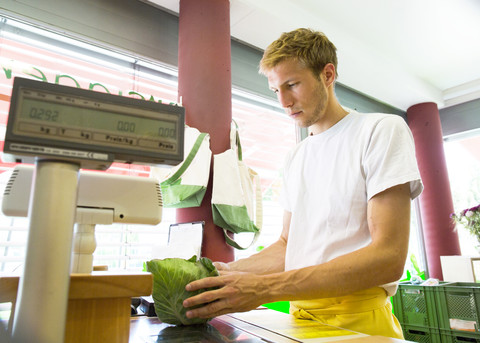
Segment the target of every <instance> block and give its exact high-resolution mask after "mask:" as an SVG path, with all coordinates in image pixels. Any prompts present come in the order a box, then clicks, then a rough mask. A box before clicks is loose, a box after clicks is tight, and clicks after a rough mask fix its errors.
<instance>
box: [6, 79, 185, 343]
mask: <svg viewBox="0 0 480 343" xmlns="http://www.w3.org/2000/svg"><path fill="white" fill-rule="evenodd" d="M184 122H185V110H184V108H183V107H180V106H170V105H165V104H161V103H156V102H152V101H145V100H140V99H133V98H128V97H122V96H117V95H112V94H107V93H99V92H94V91H90V90H84V89H79V88H73V87H67V86H61V85H55V84H49V83H45V82H40V81H34V80H29V79H23V78H15V80H14V83H13V90H12V96H11V103H10V111H9V116H8V123H7V128H6V134H5V143H4V153H6V154H8V155H5V157H7V156H8V157H10V158H9V160H10V161H12V162H26V163H29V162H33V163H35V169H34V172H33V181H32V184H33V189H32V193H31V196H30V205H29V209H28V217H29V231H28V242H27V250H26V258H25V265H24V270H23V274H22V276H21V277H20V279H19V286H18V293H17V300H16V305H15V311H14V317H13V330H12V340H13V342H14V343H23V342H30V341H35V342H37V343H63V342H64V338H65V328H66V314H67V304H68V300H69V285H70V268H71V264H70V262H71V256H72V242H73V225H74V222H75V216H76V211H77V195H78V192H77V188H78V187H77V186H78V184H79V183H78V179H79V170H80V168H87V169H97V170H105V169H107V168H108V167H109V166H110V165H111V164H112V162H123V163H140V164H153V165H157V164H160V165H174V164H178V163H179V162H181V161H182V160H183V145H184V127H185V123H184ZM4 160H6V158H4ZM7 187H8V185H7ZM128 192H129V190H128V189H122V192H121V194H120V195H118V196H128ZM158 192H159V191H158ZM127 301H128V299H127ZM86 307H88V306H85V308H86ZM127 310H128V308H127ZM126 324H127V325H128V322H127V323H126Z"/></svg>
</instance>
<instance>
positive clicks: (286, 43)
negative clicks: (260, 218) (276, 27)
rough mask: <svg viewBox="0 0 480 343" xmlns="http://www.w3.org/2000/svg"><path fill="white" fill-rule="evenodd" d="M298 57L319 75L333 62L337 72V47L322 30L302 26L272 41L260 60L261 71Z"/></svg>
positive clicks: (263, 72) (264, 71)
mask: <svg viewBox="0 0 480 343" xmlns="http://www.w3.org/2000/svg"><path fill="white" fill-rule="evenodd" d="M290 58H291V59H296V60H298V61H300V62H301V63H303V64H304V65H305V66H306V67H307V68H309V69H310V70H311V71H312V72H313V74H314V75H315V76H317V77H319V75H320V73H321V72H322V70H323V68H324V67H325V66H326V65H327V64H328V63H332V64H333V65H334V66H335V73H336V76H337V77H338V74H337V48H336V47H335V45H333V43H332V42H330V40H329V39H328V38H327V36H325V34H323V33H322V32H318V31H314V30H311V29H305V28H300V29H296V30H294V31H291V32H284V33H283V34H282V35H281V36H280V38H278V39H277V40H276V41H274V42H272V43H271V44H270V45H269V46H268V47H267V49H265V52H264V54H263V57H262V60H261V61H260V73H262V74H264V75H265V74H266V72H267V71H269V70H270V69H272V68H274V67H275V66H276V65H277V64H278V63H280V62H282V61H284V60H286V59H290Z"/></svg>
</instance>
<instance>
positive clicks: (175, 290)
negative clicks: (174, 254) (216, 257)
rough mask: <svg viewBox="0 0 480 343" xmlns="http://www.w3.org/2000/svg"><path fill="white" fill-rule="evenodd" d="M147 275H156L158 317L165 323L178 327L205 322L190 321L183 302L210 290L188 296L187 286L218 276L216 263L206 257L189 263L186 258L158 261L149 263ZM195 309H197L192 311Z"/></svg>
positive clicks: (155, 302) (200, 319) (155, 294)
mask: <svg viewBox="0 0 480 343" xmlns="http://www.w3.org/2000/svg"><path fill="white" fill-rule="evenodd" d="M147 271H149V272H150V273H152V274H153V292H152V297H153V302H154V305H155V312H156V314H157V317H158V318H159V319H160V320H161V321H162V322H164V323H168V324H174V325H192V324H203V323H206V322H207V321H209V320H210V319H211V318H209V319H205V318H192V319H190V318H187V317H186V315H185V313H186V312H187V309H186V308H185V307H183V301H184V300H185V299H187V298H190V297H192V296H194V295H197V294H200V293H203V292H205V291H206V289H202V290H198V291H194V292H187V291H186V290H185V286H186V285H187V284H188V283H190V282H192V281H195V280H198V279H203V278H205V277H209V276H218V271H217V269H216V268H215V266H214V265H213V263H212V261H211V260H210V259H208V258H206V257H201V258H199V259H198V260H197V256H193V257H192V258H190V259H189V260H185V259H182V258H166V259H163V260H159V259H155V260H151V261H149V262H147ZM192 308H195V307H192Z"/></svg>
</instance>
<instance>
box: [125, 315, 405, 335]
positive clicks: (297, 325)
mask: <svg viewBox="0 0 480 343" xmlns="http://www.w3.org/2000/svg"><path fill="white" fill-rule="evenodd" d="M159 341H162V342H179V343H180V342H195V341H196V342H200V341H202V342H207V341H209V342H242V343H256V342H259V343H260V342H275V343H292V342H307V343H323V342H341V341H344V343H401V342H407V341H404V340H399V339H393V338H388V337H381V336H368V335H365V334H362V333H358V332H353V331H349V330H345V329H341V328H336V327H332V326H327V325H324V324H321V323H318V322H315V321H312V320H301V319H296V318H294V317H293V316H291V315H288V314H285V313H282V312H278V311H274V310H269V309H257V310H253V311H249V312H244V313H233V314H228V315H223V316H219V317H217V318H214V319H213V320H212V321H210V322H209V323H208V325H207V326H206V328H205V327H203V328H201V327H200V328H199V327H198V326H197V327H195V326H190V327H188V326H187V327H181V326H180V327H175V326H173V325H168V324H163V323H162V322H160V321H159V320H158V319H157V318H154V317H145V316H139V317H133V318H132V320H131V326H130V340H129V343H150V342H152V343H153V342H159Z"/></svg>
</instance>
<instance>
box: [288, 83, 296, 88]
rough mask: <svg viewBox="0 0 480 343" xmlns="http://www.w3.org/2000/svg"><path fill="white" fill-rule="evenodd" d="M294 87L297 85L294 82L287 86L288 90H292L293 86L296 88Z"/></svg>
mask: <svg viewBox="0 0 480 343" xmlns="http://www.w3.org/2000/svg"><path fill="white" fill-rule="evenodd" d="M296 85H297V83H296V82H295V83H289V84H288V88H292V87H294V86H296Z"/></svg>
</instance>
